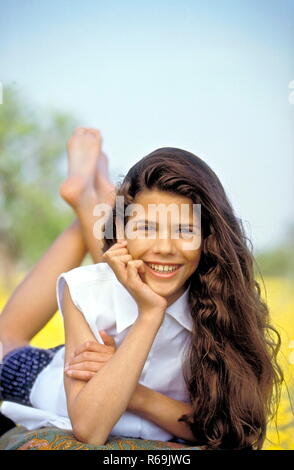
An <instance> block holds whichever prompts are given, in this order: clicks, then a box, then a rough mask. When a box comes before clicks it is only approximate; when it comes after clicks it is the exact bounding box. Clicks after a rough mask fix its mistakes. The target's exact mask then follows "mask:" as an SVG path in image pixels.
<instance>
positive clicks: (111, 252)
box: [104, 247, 128, 256]
mask: <svg viewBox="0 0 294 470" xmlns="http://www.w3.org/2000/svg"><path fill="white" fill-rule="evenodd" d="M106 254H107V255H108V256H118V255H120V254H122V255H124V254H128V249H127V248H123V247H118V248H115V249H114V250H111V249H109V250H107V251H105V253H104V255H105V256H107V255H106Z"/></svg>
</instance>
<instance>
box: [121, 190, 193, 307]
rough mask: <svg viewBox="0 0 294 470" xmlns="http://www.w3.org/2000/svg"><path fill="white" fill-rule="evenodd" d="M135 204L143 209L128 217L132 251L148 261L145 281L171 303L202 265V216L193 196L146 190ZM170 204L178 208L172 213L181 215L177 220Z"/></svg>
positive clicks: (131, 253) (129, 247) (130, 249)
mask: <svg viewBox="0 0 294 470" xmlns="http://www.w3.org/2000/svg"><path fill="white" fill-rule="evenodd" d="M134 204H137V205H139V207H140V212H139V213H138V212H137V213H136V212H134V213H133V214H132V213H131V214H130V216H129V218H128V223H127V226H128V225H129V227H131V230H132V234H131V235H130V233H131V232H128V230H126V239H127V240H128V251H129V253H130V255H131V256H132V257H133V259H141V260H143V261H144V263H145V271H146V272H145V274H140V276H141V278H142V280H143V281H144V282H146V284H148V285H149V287H151V289H152V290H153V291H154V292H156V293H157V294H159V295H161V296H162V297H164V298H166V299H167V301H168V305H170V304H171V303H173V302H174V301H175V300H176V299H177V298H179V297H180V296H181V295H182V294H183V292H184V291H185V289H186V287H187V285H188V283H187V281H188V279H189V278H190V276H191V275H192V274H193V272H194V271H195V270H196V269H197V266H198V264H199V261H200V257H201V249H202V241H201V216H200V217H199V215H197V214H196V213H195V209H194V211H193V202H192V200H191V199H189V198H187V197H185V196H181V195H178V194H176V193H172V192H166V191H160V190H144V191H142V192H140V193H138V194H137V196H136V199H135V201H134ZM170 204H172V205H173V207H174V211H173V212H172V214H178V217H177V218H176V219H175V218H174V216H173V217H171V211H168V207H172V206H170ZM150 205H153V206H150ZM183 205H185V208H184V206H183ZM160 206H161V210H160ZM151 208H153V210H152V209H151ZM154 208H155V210H154ZM148 210H149V213H148ZM150 214H151V215H150ZM164 214H166V215H164ZM193 214H194V218H193ZM175 220H176V221H178V225H177V224H175ZM145 221H146V222H145ZM195 223H196V227H195ZM148 225H149V231H148ZM193 225H194V227H193ZM181 230H182V231H183V233H181ZM189 232H190V233H189ZM193 235H194V239H193ZM144 237H145V238H144ZM192 240H194V242H192ZM195 240H197V242H196V243H195ZM162 270H163V271H162ZM170 270H172V271H170Z"/></svg>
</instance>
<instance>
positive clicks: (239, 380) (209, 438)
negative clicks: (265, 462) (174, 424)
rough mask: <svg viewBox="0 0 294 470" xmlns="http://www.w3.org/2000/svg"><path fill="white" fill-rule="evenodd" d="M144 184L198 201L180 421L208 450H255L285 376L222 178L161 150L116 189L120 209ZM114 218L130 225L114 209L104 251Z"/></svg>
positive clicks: (186, 155) (177, 152) (179, 153)
mask: <svg viewBox="0 0 294 470" xmlns="http://www.w3.org/2000/svg"><path fill="white" fill-rule="evenodd" d="M145 189H147V190H151V189H158V190H160V191H169V192H173V193H175V194H179V195H182V196H186V197H188V198H190V199H191V200H192V202H193V203H195V204H201V231H202V233H201V235H202V241H203V249H202V252H201V258H200V262H199V265H198V267H197V269H196V271H195V272H194V273H193V274H192V276H191V278H190V281H191V282H190V287H189V304H190V308H191V315H192V318H193V331H192V334H191V341H190V344H189V348H188V349H187V350H186V351H185V363H184V364H183V373H184V378H185V382H186V385H187V389H188V392H189V396H190V401H191V405H192V412H191V413H190V414H187V415H182V416H181V417H180V418H179V420H178V421H183V422H185V423H186V424H187V425H188V426H189V428H190V430H191V432H192V433H193V436H194V437H195V444H196V445H199V446H204V448H205V449H232V450H259V449H261V448H262V445H263V442H264V440H265V437H266V428H267V424H268V421H269V420H270V419H272V417H274V416H275V415H276V413H277V410H278V405H279V401H280V395H281V386H282V383H283V381H284V374H283V371H282V369H281V367H280V366H279V364H278V362H277V355H278V352H279V350H280V346H281V338H280V335H279V333H278V331H277V330H276V329H275V328H274V327H273V326H272V325H271V324H270V318H269V309H268V307H267V305H266V303H265V302H264V301H263V300H262V299H261V295H260V294H261V290H260V286H259V283H258V282H257V281H256V280H255V278H254V269H253V266H254V262H255V259H254V256H253V247H252V243H251V241H250V240H249V239H248V238H247V236H246V234H245V230H244V226H243V224H242V221H241V219H239V218H238V217H236V215H235V213H234V210H233V208H232V206H231V203H230V202H229V200H228V198H227V196H226V194H225V191H224V188H223V186H222V184H221V182H220V180H219V178H218V177H217V175H216V174H215V173H214V172H213V170H212V169H211V168H210V167H209V166H208V165H207V164H206V163H205V162H204V161H203V160H201V159H200V158H199V157H197V156H195V155H193V154H192V153H190V152H188V151H185V150H181V149H177V148H171V147H165V148H160V149H157V150H155V151H154V152H152V153H150V154H149V155H147V156H145V157H144V158H142V159H141V160H140V161H138V162H137V163H136V164H135V165H134V166H133V167H132V168H131V169H130V170H129V171H128V173H127V174H126V176H125V177H124V179H123V181H122V182H120V183H118V184H117V186H116V195H117V196H123V197H124V211H125V209H126V207H127V206H128V205H129V204H130V203H132V202H133V201H134V199H135V197H136V195H137V194H138V193H139V192H140V191H144V190H145ZM116 217H119V218H120V219H121V220H122V221H123V223H124V226H125V224H126V222H127V220H125V219H126V218H127V217H126V218H125V217H124V212H123V213H120V214H117V211H116V208H115V206H113V208H112V211H111V212H110V214H109V217H108V220H107V222H106V224H105V229H106V228H107V227H108V229H109V224H111V225H112V227H113V237H112V238H111V239H107V238H105V239H104V246H103V252H105V251H106V250H108V249H109V248H110V247H111V246H112V245H113V244H114V243H116V242H117V238H116V224H115V221H116V220H117V219H116ZM249 244H250V246H249ZM256 264H257V263H256ZM273 334H274V335H275V337H276V338H275V339H274V337H273Z"/></svg>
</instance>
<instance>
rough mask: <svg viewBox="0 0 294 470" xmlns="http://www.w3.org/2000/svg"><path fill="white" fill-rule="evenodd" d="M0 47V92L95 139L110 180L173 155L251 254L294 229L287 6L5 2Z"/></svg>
mask: <svg viewBox="0 0 294 470" xmlns="http://www.w3.org/2000/svg"><path fill="white" fill-rule="evenodd" d="M0 40H1V51H0V81H1V82H2V83H3V84H4V85H5V84H6V83H13V84H14V86H15V87H16V88H17V89H18V90H19V91H21V93H22V94H23V95H25V96H26V97H27V99H28V100H29V101H30V102H31V103H32V104H33V105H37V106H40V107H43V106H44V108H52V109H60V110H65V111H68V112H69V113H72V114H73V115H74V116H75V117H76V118H77V119H78V121H79V123H80V125H81V126H89V127H90V126H91V127H96V128H98V129H100V130H101V132H102V134H103V139H104V149H105V151H106V153H107V154H108V155H109V157H110V170H111V175H112V178H113V179H114V180H116V179H117V177H118V175H120V174H124V173H126V171H127V170H128V169H129V167H130V166H131V165H132V164H134V163H135V162H136V161H137V160H138V159H140V158H141V157H143V156H144V155H146V154H147V153H149V152H151V151H152V150H154V149H156V148H159V147H163V146H174V147H180V148H184V149H186V150H189V151H191V152H193V153H195V154H196V155H198V156H199V157H200V158H202V159H203V160H205V161H206V162H207V163H208V164H209V165H210V166H211V168H212V169H213V170H214V171H215V172H216V173H217V175H218V176H219V178H220V180H221V182H222V184H223V186H224V188H225V190H226V192H227V194H228V197H229V199H230V201H231V202H232V204H233V207H234V208H235V211H236V213H237V215H238V216H239V217H241V218H242V220H243V221H244V224H245V227H246V229H247V232H248V235H249V237H250V238H251V239H252V242H253V246H254V249H255V250H258V249H264V248H267V247H271V246H273V245H275V244H276V243H278V242H279V241H280V240H281V239H282V238H283V235H284V233H285V231H286V230H287V227H288V226H289V224H290V222H294V209H293V202H294V185H293V180H294V178H293V176H294V158H293V156H294V125H293V124H294V104H290V100H289V94H290V92H291V90H290V89H289V83H290V81H292V80H294V54H293V49H294V47H293V44H294V1H293V0H291V1H290V0H254V1H253V0H242V1H241V0H230V1H229V0H227V1H226V0H215V1H213V0H206V1H198V0H177V1H172V0H170V1H166V0H164V1H161V0H158V1H153V0H149V1H148V2H147V1H124V0H116V1H113V0H108V1H104V2H102V1H99V0H96V1H95V0H83V1H82V0H51V1H50V2H47V1H45V0H38V1H35V0H24V1H23V0H10V1H9V2H3V3H2V5H1V11H0ZM4 99H5V86H4Z"/></svg>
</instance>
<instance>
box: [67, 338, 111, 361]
mask: <svg viewBox="0 0 294 470" xmlns="http://www.w3.org/2000/svg"><path fill="white" fill-rule="evenodd" d="M86 351H93V352H98V353H99V352H105V351H106V348H105V345H104V344H101V343H98V341H86V342H85V343H83V344H81V345H79V346H77V348H76V349H75V350H74V355H73V356H72V358H73V357H75V356H77V355H78V354H81V353H83V352H86Z"/></svg>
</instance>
